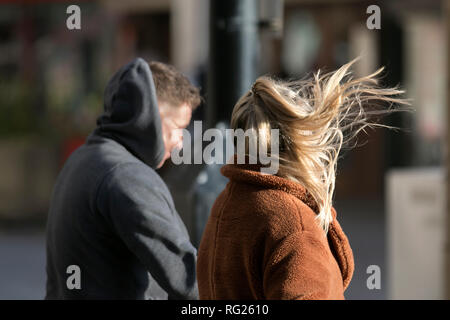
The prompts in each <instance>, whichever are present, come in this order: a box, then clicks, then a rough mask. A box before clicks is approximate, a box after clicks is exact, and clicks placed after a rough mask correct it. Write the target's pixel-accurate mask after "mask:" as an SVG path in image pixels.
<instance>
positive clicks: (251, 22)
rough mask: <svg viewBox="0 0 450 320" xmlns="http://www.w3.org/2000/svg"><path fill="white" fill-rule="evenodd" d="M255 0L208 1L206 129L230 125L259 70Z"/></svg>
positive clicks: (256, 7)
mask: <svg viewBox="0 0 450 320" xmlns="http://www.w3.org/2000/svg"><path fill="white" fill-rule="evenodd" d="M259 49H260V48H259V41H258V0H226V1H224V0H210V49H209V50H210V52H209V70H208V86H207V90H208V93H207V102H208V111H207V122H208V123H207V126H208V127H212V126H215V125H216V124H217V123H218V122H219V121H225V122H226V124H228V123H229V121H230V118H231V112H232V110H233V107H234V104H235V103H236V102H237V100H238V99H239V97H240V96H241V95H242V94H243V93H244V92H245V91H247V90H249V89H250V87H251V84H252V83H253V81H254V80H255V79H256V77H257V74H258V70H257V66H258V55H259V52H260V50H259Z"/></svg>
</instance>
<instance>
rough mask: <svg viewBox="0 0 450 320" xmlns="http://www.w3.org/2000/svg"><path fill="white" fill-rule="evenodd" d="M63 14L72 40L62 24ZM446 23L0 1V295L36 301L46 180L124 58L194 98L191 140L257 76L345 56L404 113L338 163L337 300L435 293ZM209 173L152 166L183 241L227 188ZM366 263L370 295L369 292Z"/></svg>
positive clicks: (107, 1) (312, 3) (316, 0)
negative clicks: (178, 75)
mask: <svg viewBox="0 0 450 320" xmlns="http://www.w3.org/2000/svg"><path fill="white" fill-rule="evenodd" d="M71 4H77V5H78V6H79V8H80V9H81V29H79V30H77V29H75V30H69V29H68V28H67V27H66V20H67V19H68V17H69V16H70V14H68V13H66V9H67V7H68V6H69V5H71ZM371 5H376V6H377V7H376V8H379V11H377V9H376V8H375V9H373V7H372V9H371V10H368V8H369V6H371ZM377 12H378V15H377ZM448 13H450V6H449V4H448V1H445V0H421V1H419V0H408V1H406V0H405V1H402V0H397V1H396V0H390V1H358V0H342V1H339V0H284V1H282V0H227V1H223V0H222V1H221V0H151V1H149V0H147V1H145V0H142V1H141V0H127V1H113V0H98V1H78V2H77V3H72V2H66V1H0V299H42V298H43V297H44V294H45V280H46V275H45V225H46V217H47V210H48V205H49V200H50V197H51V192H52V188H53V183H54V182H55V179H56V176H57V174H58V172H59V170H60V169H61V167H62V165H63V163H64V161H65V159H67V157H68V156H69V155H70V153H71V152H72V151H73V150H75V149H76V148H77V147H78V146H80V145H81V144H82V143H83V142H84V139H85V138H86V136H87V135H88V134H89V132H90V131H91V130H92V129H93V128H94V127H95V120H96V117H97V116H98V115H99V114H100V113H101V112H102V108H103V103H102V100H103V90H104V87H105V85H106V82H107V80H108V78H109V77H110V76H111V75H112V74H113V73H114V72H115V71H116V70H117V69H118V68H119V67H120V66H121V65H123V64H125V63H126V62H128V61H130V60H131V59H133V58H134V57H136V56H140V57H143V58H145V59H147V60H148V61H150V60H158V61H162V62H167V63H171V64H173V65H175V66H176V67H177V68H179V69H180V70H181V71H183V72H184V73H185V74H186V75H187V76H188V77H189V78H190V79H191V80H192V82H194V83H195V84H197V85H198V86H200V87H201V88H202V94H203V95H204V97H205V102H204V103H203V104H202V106H201V107H199V108H198V109H197V110H196V112H195V114H194V116H193V120H202V121H204V122H203V123H204V125H203V130H206V129H207V128H208V127H214V126H221V125H223V124H224V125H226V124H227V123H228V121H229V117H230V115H231V110H232V108H233V105H234V103H235V102H236V101H237V99H238V97H239V96H240V95H241V94H242V93H243V92H245V91H246V90H248V89H249V87H250V85H251V83H252V82H253V81H254V80H255V79H256V77H257V76H259V75H262V74H267V73H268V74H271V75H274V76H277V77H281V78H298V77H304V76H305V75H307V74H310V73H311V72H313V71H317V70H318V69H319V68H320V69H321V70H322V69H323V70H325V71H331V70H334V69H336V68H338V67H339V66H341V65H342V64H344V63H346V62H348V61H349V60H351V59H353V58H355V57H356V56H361V60H360V62H359V63H358V64H357V65H356V66H355V68H354V71H355V73H356V74H357V75H364V74H368V73H370V72H373V71H375V70H376V69H377V68H378V67H380V66H385V67H386V72H385V74H384V76H383V79H382V82H383V84H385V85H387V86H395V85H400V86H401V87H402V88H404V89H406V91H407V97H409V98H411V99H412V101H413V107H414V108H415V110H416V111H415V112H414V113H408V114H405V113H398V114H394V115H392V116H390V117H389V118H386V119H385V120H384V123H385V124H388V125H393V126H397V127H399V128H402V130H399V131H392V130H385V129H377V130H375V131H369V132H368V133H369V135H362V136H361V138H360V142H361V143H360V144H361V146H360V147H358V148H356V149H354V150H352V151H346V152H344V153H343V154H342V159H341V160H340V162H339V165H338V176H337V182H336V195H335V207H336V209H337V212H338V218H339V221H340V222H341V225H342V227H343V229H344V232H345V233H346V235H347V236H348V238H349V240H350V244H351V246H352V248H353V252H354V256H355V274H354V277H353V280H352V282H351V284H350V287H349V288H348V290H347V291H346V298H347V299H448V298H450V280H449V277H450V258H449V257H450V255H449V250H450V246H449V245H448V239H449V237H450V236H449V234H450V223H449V220H450V219H448V216H449V214H448V208H447V203H446V201H447V195H448V191H447V190H448V188H447V184H448V176H447V167H448V160H447V156H446V155H447V149H448V139H447V138H446V134H447V127H448V124H449V123H450V118H449V116H448V114H447V112H446V110H447V106H448V100H447V93H448V92H449V88H450V87H449V84H448V81H447V79H448V75H449V72H450V68H449V66H448V61H449V59H448V52H447V48H448V39H449V31H450V28H449V26H448V25H447V23H446V21H447V19H446V16H447V14H448ZM373 14H375V15H377V16H373ZM378 18H379V21H378V22H379V23H378V25H377V20H373V19H378ZM191 129H192V128H191ZM218 169H219V166H217V165H216V166H214V165H211V166H206V165H185V166H183V165H181V166H175V165H173V164H171V163H166V165H165V166H164V167H163V168H162V169H161V170H160V171H159V173H160V174H161V176H162V177H163V179H164V180H165V181H166V182H167V184H168V185H169V188H170V190H171V192H172V194H173V197H174V199H175V203H176V206H177V210H178V211H179V213H180V215H181V217H182V218H183V220H184V222H185V223H186V226H187V227H188V230H189V233H190V236H191V239H192V241H193V242H194V244H195V245H198V243H199V241H200V239H201V235H202V231H203V227H204V224H205V222H206V220H207V218H208V214H209V209H210V205H211V204H212V202H213V201H214V199H215V197H216V196H217V194H218V193H219V192H220V191H221V190H222V189H223V187H224V185H225V184H226V179H224V178H223V177H221V176H220V174H219V172H218ZM373 265H375V266H378V267H379V268H380V271H381V274H380V275H381V286H380V287H379V288H375V289H369V287H370V286H368V283H367V282H368V279H369V277H370V276H371V272H369V273H368V268H369V266H373ZM369 269H370V268H369ZM369 282H370V280H369Z"/></svg>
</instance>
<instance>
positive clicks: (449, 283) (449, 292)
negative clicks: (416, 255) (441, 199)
mask: <svg viewBox="0 0 450 320" xmlns="http://www.w3.org/2000/svg"><path fill="white" fill-rule="evenodd" d="M444 5H445V16H446V19H445V21H446V28H447V52H450V51H448V50H450V22H449V18H450V1H449V0H447V1H445V3H444ZM449 79H450V56H449V55H447V97H450V80H449ZM447 104H448V106H447V110H450V99H448V98H447ZM446 143H447V150H446V154H445V158H446V160H445V161H446V164H445V165H446V166H447V170H446V178H445V181H446V186H445V187H446V189H447V190H446V193H447V203H446V209H447V212H446V213H447V215H446V216H447V226H446V230H445V233H446V245H445V247H444V248H445V253H444V256H445V269H444V270H447V271H446V272H445V275H444V277H445V287H446V290H445V299H450V201H449V200H448V199H450V174H449V172H450V112H448V111H447V136H446Z"/></svg>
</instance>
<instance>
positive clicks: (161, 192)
mask: <svg viewBox="0 0 450 320" xmlns="http://www.w3.org/2000/svg"><path fill="white" fill-rule="evenodd" d="M199 103H200V97H199V93H198V89H197V88H195V87H194V86H192V84H190V82H189V80H187V78H185V77H184V76H183V75H182V74H180V73H179V72H178V71H176V70H175V69H174V68H173V67H171V66H168V65H165V64H162V63H151V64H150V66H149V64H148V63H147V62H145V61H144V60H143V59H141V58H137V59H135V60H133V61H132V62H130V63H129V64H127V65H126V66H124V67H122V68H121V69H120V70H119V71H118V72H117V73H116V74H115V75H114V76H113V77H112V78H111V80H110V81H109V83H108V85H107V88H106V90H105V96H104V113H103V114H102V115H101V116H100V117H99V118H98V120H97V128H96V129H95V130H94V131H93V132H92V133H91V135H90V136H89V137H88V138H87V140H86V142H85V144H84V145H83V146H81V147H80V148H78V149H77V150H76V151H75V152H74V153H73V154H72V155H71V156H70V157H69V159H68V160H67V162H66V163H65V165H64V167H63V169H62V171H61V172H60V174H59V176H58V178H57V181H56V185H55V187H54V190H53V195H52V200H51V204H50V210H49V216H48V222H47V267H46V269H47V293H46V297H45V298H46V299H167V298H168V299H197V298H198V289H197V281H196V276H195V274H196V271H195V265H196V256H197V252H196V249H195V248H194V247H193V246H192V244H191V242H190V240H189V236H188V233H187V230H186V227H185V225H184V224H183V222H182V220H181V218H180V216H179V215H178V213H177V212H176V210H175V206H174V203H173V200H172V197H171V195H170V192H169V190H168V188H167V186H166V185H165V183H164V182H163V180H162V179H161V178H160V177H159V175H158V174H157V173H156V172H155V170H154V169H156V168H159V167H161V166H162V164H163V163H164V161H165V160H166V159H168V158H169V157H170V152H171V150H172V149H173V148H174V147H175V146H177V145H179V144H180V143H181V141H182V135H181V130H179V129H182V128H185V127H186V126H187V125H188V123H189V121H190V119H191V112H192V109H194V108H195V107H197V105H198V104H199Z"/></svg>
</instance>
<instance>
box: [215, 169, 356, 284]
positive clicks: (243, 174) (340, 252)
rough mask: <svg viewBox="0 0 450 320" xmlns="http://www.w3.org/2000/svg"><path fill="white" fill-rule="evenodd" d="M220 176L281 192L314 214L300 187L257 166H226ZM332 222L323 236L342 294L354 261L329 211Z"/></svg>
mask: <svg viewBox="0 0 450 320" xmlns="http://www.w3.org/2000/svg"><path fill="white" fill-rule="evenodd" d="M221 172H222V174H223V175H224V176H226V177H228V178H229V179H230V180H231V181H239V182H244V183H249V184H254V185H258V186H262V187H264V188H267V189H274V190H281V191H284V192H286V193H288V194H290V195H293V196H295V197H296V198H298V199H299V200H301V201H303V202H304V203H305V204H306V205H308V206H309V207H310V208H311V209H312V210H313V211H314V212H315V213H316V214H318V213H319V209H318V206H317V203H316V201H315V200H314V198H313V197H312V195H311V194H310V193H309V192H308V191H307V190H306V189H305V187H303V186H302V185H301V184H299V183H296V182H294V181H292V180H288V179H286V178H282V177H278V176H275V175H268V174H263V173H261V172H260V165H258V164H255V165H252V164H243V165H239V164H229V165H225V166H223V167H222V169H221ZM332 215H333V220H332V222H331V224H330V226H329V231H328V234H327V238H328V243H329V245H330V249H331V251H332V253H333V255H334V257H335V259H336V261H337V262H338V265H339V268H340V270H341V274H342V279H343V286H344V290H345V289H346V288H347V287H348V285H349V283H350V280H351V279H352V276H353V272H354V258H353V252H352V249H351V247H350V244H349V241H348V238H347V236H346V235H345V234H344V232H343V230H342V228H341V226H340V224H339V222H338V221H337V212H336V210H335V209H334V208H332Z"/></svg>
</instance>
